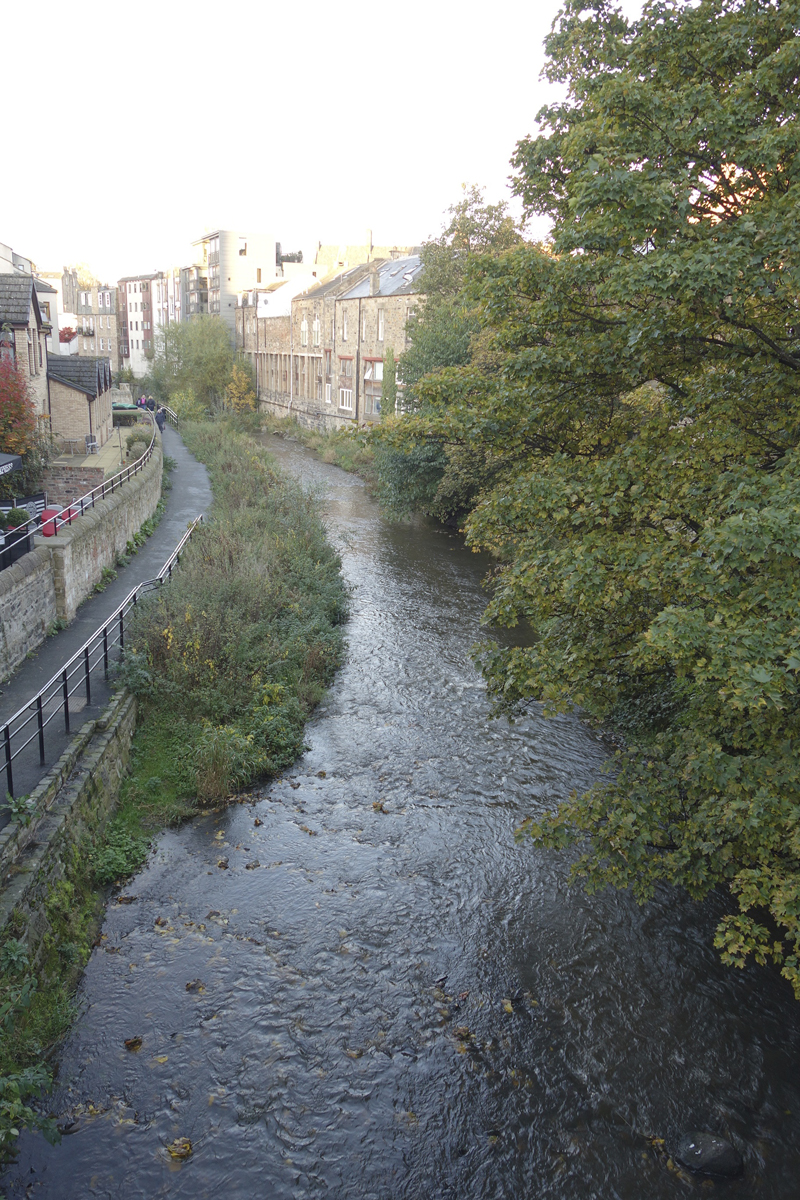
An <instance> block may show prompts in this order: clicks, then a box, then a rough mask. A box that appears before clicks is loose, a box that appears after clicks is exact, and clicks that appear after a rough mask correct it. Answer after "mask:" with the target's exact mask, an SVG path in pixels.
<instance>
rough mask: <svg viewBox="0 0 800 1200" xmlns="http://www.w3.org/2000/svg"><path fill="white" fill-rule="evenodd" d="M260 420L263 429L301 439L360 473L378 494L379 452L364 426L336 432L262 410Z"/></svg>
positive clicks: (313, 449) (332, 462)
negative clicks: (305, 424) (321, 429)
mask: <svg viewBox="0 0 800 1200" xmlns="http://www.w3.org/2000/svg"><path fill="white" fill-rule="evenodd" d="M258 421H259V423H260V428H261V432H262V433H274V434H277V435H278V436H279V437H282V438H285V439H286V440H287V441H295V442H299V443H300V445H301V446H305V448H306V449H307V450H310V451H311V453H312V454H315V455H316V456H317V458H319V459H320V461H321V462H324V463H328V465H330V466H336V467H341V468H342V470H343V471H349V472H350V474H351V475H358V476H359V478H360V479H363V480H364V483H365V484H366V485H367V490H368V491H369V492H370V494H374V492H375V490H376V488H377V484H378V474H377V470H376V467H375V453H374V451H373V449H372V447H371V446H370V444H369V434H368V433H367V432H365V431H364V430H361V429H352V430H351V429H342V430H337V431H335V432H334V433H320V432H319V431H317V430H316V429H307V428H306V427H305V426H304V425H300V424H298V422H297V421H293V420H292V419H291V418H289V417H273V416H272V415H271V414H270V413H264V412H262V413H259V414H258Z"/></svg>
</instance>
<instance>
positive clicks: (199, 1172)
mask: <svg viewBox="0 0 800 1200" xmlns="http://www.w3.org/2000/svg"><path fill="white" fill-rule="evenodd" d="M273 442H274V443H276V444H275V445H274V449H275V450H276V452H277V453H278V454H279V457H280V458H281V460H282V461H283V463H284V465H285V466H286V467H287V469H289V470H291V471H293V472H295V473H297V474H299V475H300V476H302V477H303V478H304V479H305V480H306V481H307V482H309V483H312V484H320V485H324V486H325V487H326V489H327V491H326V507H327V511H328V513H329V518H330V529H331V536H332V537H333V538H334V539H335V540H336V542H337V543H338V544H339V545H340V546H341V548H342V554H343V559H344V564H345V570H346V573H347V577H348V579H349V580H350V582H351V584H352V585H353V589H354V590H353V599H352V619H351V621H350V624H349V627H348V631H347V636H348V643H349V652H348V657H347V661H346V664H345V666H344V668H343V670H342V672H341V674H340V675H339V677H338V679H337V681H336V684H335V686H334V688H333V690H332V691H331V693H330V695H329V697H328V698H327V700H326V702H325V703H324V704H323V706H322V707H321V708H320V710H319V712H318V714H317V716H316V718H315V720H314V722H313V723H312V725H311V727H310V729H309V735H308V741H309V743H310V747H311V748H310V750H309V752H308V753H307V754H306V756H305V757H304V758H303V759H302V760H301V761H300V762H299V763H297V764H296V766H295V768H294V769H293V770H292V771H290V772H288V773H287V775H286V776H285V777H284V778H283V779H281V780H279V781H278V782H276V783H275V784H274V785H272V786H271V787H269V788H266V789H264V790H263V791H261V792H259V793H256V794H254V795H253V797H252V802H251V803H249V804H246V805H241V806H237V807H235V808H233V809H232V810H230V811H228V812H225V813H221V814H217V815H215V816H212V817H207V818H202V819H198V820H196V821H195V822H193V823H192V824H190V825H187V826H186V827H184V828H182V829H180V830H177V831H171V832H169V833H167V834H165V835H164V836H163V837H162V838H161V840H160V842H159V844H158V847H157V850H156V852H155V853H154V854H153V856H152V857H151V860H150V862H149V863H148V865H147V867H146V868H145V869H144V870H143V871H142V872H141V874H140V875H139V876H138V877H137V878H136V879H135V880H133V881H132V883H131V884H130V886H129V887H128V889H127V892H128V894H129V895H132V896H135V897H136V900H135V901H134V902H133V903H131V904H124V905H119V904H118V905H114V906H112V908H111V909H110V911H109V914H108V919H107V921H106V925H105V931H104V935H103V941H102V944H101V946H100V947H99V948H98V949H97V950H96V951H95V952H94V954H93V956H92V959H91V962H90V963H89V966H88V968H87V971H86V975H85V979H84V983H83V986H82V990H81V1003H82V1012H81V1017H80V1019H79V1021H78V1022H77V1024H76V1027H75V1029H74V1032H73V1034H72V1036H71V1038H70V1039H69V1042H68V1044H67V1046H66V1049H65V1052H64V1056H63V1064H62V1068H61V1076H60V1087H59V1090H58V1091H57V1093H56V1095H55V1097H54V1104H55V1108H56V1111H57V1112H58V1114H59V1118H60V1119H61V1120H62V1121H63V1122H64V1123H67V1124H69V1125H70V1129H71V1131H70V1132H69V1134H68V1136H65V1137H64V1140H63V1142H62V1144H61V1146H60V1147H57V1148H55V1149H51V1148H49V1147H47V1146H46V1145H45V1144H44V1142H43V1141H42V1139H41V1138H39V1137H37V1136H33V1135H25V1136H24V1137H23V1139H22V1143H21V1147H22V1149H21V1155H20V1160H19V1163H18V1165H17V1167H15V1168H14V1169H12V1170H11V1172H10V1173H9V1174H8V1176H7V1178H6V1181H5V1182H6V1187H7V1190H8V1193H9V1195H10V1196H15V1197H17V1196H22V1195H29V1196H35V1197H42V1198H45V1197H49V1198H52V1200H72V1198H73V1197H74V1198H75V1200H78V1198H80V1200H84V1198H86V1197H119V1198H122V1200H132V1198H138V1197H142V1198H145V1197H146V1198H147V1200H153V1198H154V1197H162V1196H165V1197H166V1196H168V1197H176V1198H177V1197H186V1198H187V1200H188V1198H190V1197H191V1198H192V1200H197V1198H198V1197H214V1198H216V1197H220V1196H225V1197H233V1198H241V1200H250V1198H251V1197H255V1196H258V1197H261V1196H264V1197H269V1198H273V1197H275V1198H278V1197H280V1198H283V1197H285V1198H287V1200H289V1198H291V1200H295V1198H298V1197H317V1196H328V1197H334V1198H336V1200H343V1198H349V1197H352V1198H354V1200H355V1198H359V1200H373V1198H375V1200H378V1198H380V1200H421V1198H423V1197H424V1198H426V1200H427V1198H432V1200H433V1198H439V1197H441V1198H445V1197H453V1198H455V1197H459V1200H461V1198H462V1197H465V1196H469V1197H480V1198H481V1200H484V1198H486V1200H489V1198H495V1197H496V1198H498V1200H499V1198H501V1197H502V1198H506V1197H531V1198H532V1200H533V1198H535V1200H550V1198H553V1200H556V1198H558V1200H572V1198H573V1197H580V1198H581V1200H589V1198H591V1197H596V1198H597V1200H610V1198H611V1197H620V1198H623V1200H642V1198H644V1197H648V1198H653V1200H662V1198H663V1200H666V1198H668V1197H670V1198H671V1197H674V1196H676V1195H679V1194H684V1193H686V1192H689V1193H692V1192H695V1191H697V1192H699V1191H700V1190H701V1185H700V1183H699V1181H692V1180H686V1181H683V1182H682V1181H681V1180H680V1179H679V1178H678V1177H677V1176H676V1175H675V1174H674V1173H673V1172H671V1171H670V1170H669V1169H667V1167H666V1166H665V1165H663V1163H662V1162H660V1161H659V1159H658V1157H657V1156H656V1154H655V1153H654V1151H653V1149H652V1147H651V1145H650V1143H649V1141H648V1138H649V1137H667V1138H669V1137H670V1136H672V1135H674V1134H675V1133H677V1132H680V1131H682V1130H684V1129H687V1128H698V1127H700V1128H709V1129H711V1130H715V1131H718V1132H721V1133H724V1134H725V1135H727V1136H729V1137H732V1138H733V1140H734V1141H735V1142H736V1144H737V1145H738V1146H739V1148H740V1149H741V1150H742V1152H743V1153H744V1155H745V1159H746V1163H747V1170H746V1175H745V1177H744V1179H742V1180H739V1181H734V1182H732V1183H730V1184H727V1185H720V1186H717V1185H713V1187H712V1189H711V1190H712V1191H720V1192H722V1191H724V1192H725V1194H726V1196H729V1197H731V1198H733V1197H735V1198H736V1200H744V1198H745V1197H746V1198H747V1200H750V1198H751V1197H759V1198H761V1197H763V1198H765V1200H766V1198H770V1200H773V1198H774V1200H788V1198H789V1197H794V1196H795V1195H796V1194H797V1185H796V1180H797V1178H798V1176H799V1175H800V1152H799V1151H798V1133H800V1120H799V1119H798V1114H800V1095H798V1073H797V1067H796V1064H797V1058H798V1049H800V1021H799V1020H798V1013H799V1012H800V1009H798V1007H797V1005H796V1004H795V1002H794V1001H793V999H792V998H791V995H790V993H789V989H788V988H787V987H786V986H785V985H784V984H783V983H782V981H780V979H778V978H776V976H775V975H774V974H773V973H771V972H769V971H767V970H760V969H758V968H750V969H748V970H746V971H744V972H733V971H730V970H726V969H724V968H723V967H722V966H721V965H720V964H719V962H718V959H717V956H716V952H715V951H714V950H713V948H712V946H711V937H712V932H713V928H714V925H715V923H716V920H717V919H718V911H717V903H716V902H714V903H710V904H708V905H705V906H703V907H695V906H693V905H691V904H690V903H688V902H687V901H685V900H684V899H683V898H682V897H681V896H678V895H676V894H674V893H672V892H669V891H666V890H665V891H664V893H663V895H661V896H660V897H659V899H658V900H657V901H656V902H654V903H652V904H650V905H649V906H648V907H646V908H644V909H639V908H638V907H637V906H636V905H635V904H634V903H632V901H631V900H630V898H629V897H627V896H624V895H623V896H620V895H617V894H603V895H602V896H599V897H587V896H586V895H584V894H583V893H582V892H580V891H575V890H568V889H567V887H566V874H567V864H566V862H565V861H564V860H563V859H561V858H559V856H557V855H554V854H551V853H538V852H536V851H534V850H532V849H531V848H529V847H525V846H523V847H518V846H516V845H515V844H514V839H513V831H514V828H515V826H516V825H517V824H518V823H519V821H520V819H521V818H522V817H523V816H524V815H526V814H528V813H529V812H531V811H535V810H539V809H540V808H541V807H542V806H545V805H549V804H552V803H553V802H554V801H556V800H557V799H558V798H560V797H562V796H564V795H565V794H566V793H567V792H568V791H569V789H571V788H572V787H583V786H585V785H587V784H588V783H589V782H590V781H591V780H593V779H594V778H596V776H597V774H598V772H599V771H600V769H601V766H602V763H603V760H604V757H605V753H604V750H603V748H602V747H601V746H600V745H599V744H598V743H597V742H596V741H594V740H593V738H592V737H591V735H590V734H589V733H588V732H587V731H586V729H585V728H584V727H583V726H582V725H581V723H580V722H579V721H578V720H576V719H572V718H569V719H567V718H563V719H558V720H554V721H544V720H543V719H541V718H540V717H539V716H538V714H536V713H535V712H534V713H533V714H532V715H531V716H529V718H527V719H526V720H525V721H523V722H520V723H518V724H515V725H508V724H507V723H505V722H492V721H490V720H489V717H488V703H487V700H486V697H485V694H484V691H483V688H482V686H481V681H480V678H479V676H478V675H477V673H476V672H475V670H474V668H473V667H472V665H471V663H470V660H469V648H470V646H471V644H472V643H473V642H474V641H475V640H476V639H477V638H478V637H479V636H480V631H479V625H478V622H479V618H480V614H481V611H482V609H483V605H484V600H485V597H484V594H483V592H482V589H481V582H480V580H481V571H482V569H483V568H485V565H486V564H485V563H482V562H481V561H480V560H479V559H477V558H476V557H475V556H473V555H470V554H469V553H468V552H467V551H466V550H465V549H464V548H463V546H462V545H461V543H460V541H459V540H458V538H455V537H452V536H450V535H448V534H447V533H445V532H438V531H435V530H430V529H427V528H425V527H424V526H422V525H415V526H411V525H406V526H401V527H392V526H388V525H386V524H385V523H384V522H383V521H382V520H381V519H380V517H379V516H378V513H377V510H376V508H375V506H374V505H373V504H372V503H371V501H370V500H369V499H368V498H367V497H366V496H365V494H364V490H363V487H362V486H361V484H360V483H359V481H358V480H355V479H353V478H352V477H349V476H346V475H345V474H343V473H342V472H340V471H338V470H337V469H336V468H334V467H329V466H324V465H322V464H320V463H318V462H316V461H314V460H312V459H311V458H310V457H309V456H308V455H306V454H305V453H304V452H303V451H301V450H300V449H298V448H294V447H292V446H291V445H290V444H286V443H282V442H278V440H277V439H273ZM221 859H227V860H228V866H227V868H222V867H220V866H218V865H217V864H218V862H219V861H220V860H221ZM134 1036H141V1037H142V1039H143V1042H142V1047H141V1049H140V1050H138V1051H135V1052H131V1051H128V1050H126V1049H125V1046H124V1041H125V1039H126V1038H131V1037H134ZM178 1137H187V1138H189V1139H190V1141H191V1142H192V1146H193V1150H192V1154H191V1156H190V1157H189V1158H188V1159H186V1160H184V1161H178V1160H173V1159H172V1158H171V1157H170V1156H169V1154H168V1152H167V1149H166V1147H167V1146H168V1144H169V1143H171V1142H172V1141H173V1140H174V1139H175V1138H178ZM703 1191H705V1188H704V1189H703Z"/></svg>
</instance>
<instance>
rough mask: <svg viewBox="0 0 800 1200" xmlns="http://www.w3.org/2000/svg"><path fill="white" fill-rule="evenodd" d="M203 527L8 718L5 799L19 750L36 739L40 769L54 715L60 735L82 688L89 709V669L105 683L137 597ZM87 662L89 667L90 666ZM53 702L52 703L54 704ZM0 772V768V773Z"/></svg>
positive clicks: (3, 738)
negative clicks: (61, 719) (97, 671)
mask: <svg viewBox="0 0 800 1200" xmlns="http://www.w3.org/2000/svg"><path fill="white" fill-rule="evenodd" d="M202 521H203V517H202V514H201V515H200V516H198V517H195V519H194V521H192V523H191V525H190V526H189V528H188V529H187V530H186V533H185V534H184V535H183V537H182V538H181V540H180V541H179V542H178V545H177V546H176V547H175V549H174V550H173V551H172V553H171V554H170V556H169V558H168V559H167V561H166V562H165V563H164V566H163V567H162V568H161V570H160V571H159V573H158V575H156V577H155V578H154V579H146V580H145V581H144V582H143V583H140V584H137V586H136V587H135V588H133V590H132V591H130V592H129V593H128V595H127V596H126V597H125V599H124V600H123V601H122V603H121V604H120V605H119V607H118V608H116V609H115V610H114V612H113V613H111V615H110V616H109V617H107V618H106V620H105V621H104V623H103V625H102V626H101V627H100V628H99V629H97V630H95V632H94V633H93V634H92V636H91V637H90V638H88V640H87V641H85V642H84V644H83V645H82V646H81V648H80V649H79V650H76V651H75V653H74V654H73V656H72V658H70V660H69V661H68V662H67V663H65V664H64V666H63V667H61V668H60V669H59V670H58V671H57V672H56V674H55V675H54V676H53V677H52V679H50V680H49V681H48V682H47V683H46V684H45V685H44V687H43V688H41V689H40V690H39V691H38V692H37V693H36V695H35V696H34V697H33V698H32V699H31V700H29V701H28V702H27V703H26V704H23V706H22V708H20V709H18V710H17V712H15V713H14V715H13V716H12V717H10V718H9V720H8V721H6V722H5V723H4V724H3V725H0V742H1V743H2V746H3V751H4V756H5V762H4V764H3V765H4V766H5V772H6V786H7V789H8V793H9V795H10V796H12V797H13V795H14V774H13V763H14V759H16V758H17V757H18V756H19V755H20V754H21V753H22V751H23V750H25V749H26V748H27V747H28V746H29V745H30V744H31V742H33V741H35V740H36V739H37V738H38V740H39V765H40V766H42V767H43V766H45V765H46V757H45V740H44V734H45V729H46V728H47V726H48V725H49V724H50V722H51V721H52V720H53V719H54V718H55V717H56V716H57V715H58V713H59V711H61V712H62V713H63V717H64V732H65V733H69V732H70V727H69V723H70V712H69V698H70V696H71V695H72V694H73V693H74V692H76V691H77V690H78V689H79V688H85V691H86V703H87V704H91V700H92V684H91V675H92V671H93V670H94V668H95V667H97V666H99V664H100V663H101V662H102V664H103V672H104V675H105V677H106V678H107V677H108V665H109V652H110V651H111V650H113V648H114V646H116V645H119V648H120V653H122V652H123V651H124V647H125V618H126V617H127V616H128V614H129V613H130V612H131V610H132V609H135V607H136V602H137V600H138V598H139V596H140V595H142V594H143V593H144V592H148V591H152V590H153V589H154V588H159V587H163V585H164V584H165V583H168V582H169V580H170V579H171V578H172V569H173V567H176V566H177V565H178V564H179V563H180V558H181V554H182V552H183V549H184V547H185V546H186V544H187V543H188V542H189V541H190V539H191V537H192V535H193V533H194V532H195V530H196V529H197V527H198V525H201V524H202ZM93 656H95V657H94V661H93ZM76 675H77V676H78V679H77V682H73V677H74V676H76ZM54 702H55V703H54ZM51 706H52V710H51V711H49V712H48V708H50V707H51ZM32 723H35V727H34V729H33V731H32V732H30V733H29V732H28V726H29V725H31V724H32ZM20 737H23V741H22V742H21V744H19V745H17V747H16V748H14V747H13V745H12V743H13V741H14V739H15V738H16V739H19V738H20ZM1 769H2V767H0V770H1Z"/></svg>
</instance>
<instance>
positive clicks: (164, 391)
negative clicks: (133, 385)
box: [147, 315, 234, 412]
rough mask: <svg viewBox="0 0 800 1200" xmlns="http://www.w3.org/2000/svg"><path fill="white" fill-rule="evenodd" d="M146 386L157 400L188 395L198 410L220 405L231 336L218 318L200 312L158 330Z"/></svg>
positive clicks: (228, 372)
mask: <svg viewBox="0 0 800 1200" xmlns="http://www.w3.org/2000/svg"><path fill="white" fill-rule="evenodd" d="M155 341H156V346H155V353H154V356H153V363H152V366H151V368H150V375H149V378H148V381H147V382H148V386H150V387H151V388H152V390H153V392H154V393H155V394H156V395H157V396H158V398H159V399H160V400H163V401H165V402H168V401H169V400H170V398H171V397H173V396H174V395H175V394H177V393H180V394H181V395H182V396H191V397H193V398H194V403H195V405H196V406H198V407H199V409H200V410H201V411H205V412H210V411H212V410H214V409H216V408H220V407H222V405H223V402H224V397H225V394H226V388H227V387H228V384H229V383H230V380H231V373H232V370H233V365H234V350H233V339H232V338H231V335H230V331H229V329H228V326H227V325H226V324H225V322H224V321H223V320H222V318H221V317H217V316H208V315H201V316H196V317H193V318H192V319H191V320H189V321H182V322H179V323H177V324H172V325H167V326H166V327H162V328H160V329H159V330H158V332H157V334H156V339H155Z"/></svg>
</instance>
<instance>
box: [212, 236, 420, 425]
mask: <svg viewBox="0 0 800 1200" xmlns="http://www.w3.org/2000/svg"><path fill="white" fill-rule="evenodd" d="M421 265H422V264H421V259H420V257H419V255H407V256H405V257H403V258H398V259H384V260H375V261H372V262H365V263H361V264H360V265H359V266H356V267H352V268H350V269H349V270H346V271H344V272H342V273H340V274H338V275H336V276H334V278H333V279H329V280H326V281H324V282H322V283H320V284H317V285H312V286H310V287H308V288H307V289H306V290H303V291H301V292H299V294H297V295H295V296H294V297H293V298H292V300H291V316H289V315H287V313H286V312H283V313H281V314H280V315H277V313H276V315H274V316H272V315H265V316H261V315H259V310H258V309H256V310H255V311H254V309H253V306H252V305H251V304H248V305H242V306H241V307H240V308H239V309H238V310H237V314H236V345H237V348H238V349H240V350H242V351H244V353H245V354H247V356H248V357H249V358H250V361H251V362H252V364H253V367H254V370H255V373H256V381H257V391H258V397H259V404H260V406H261V407H262V408H264V409H266V410H267V411H270V412H272V413H274V414H275V415H276V416H292V417H294V418H295V420H297V421H299V422H300V423H301V424H303V425H308V426H316V427H320V428H326V429H335V428H339V427H341V426H347V425H359V424H363V423H365V422H371V421H374V420H378V419H379V418H380V411H381V400H382V393H383V384H384V378H383V371H384V362H385V358H386V353H387V351H388V350H390V349H391V350H392V352H393V354H394V356H395V359H397V358H398V357H399V356H400V355H401V354H402V353H403V351H404V350H405V348H406V345H407V337H406V322H407V320H408V317H409V315H410V313H411V311H412V310H413V308H414V305H415V304H416V303H417V301H418V299H419V286H418V282H417V281H418V277H419V273H420V270H421ZM286 286H288V285H286ZM279 294H280V293H278V295H279ZM273 311H275V309H274V308H273Z"/></svg>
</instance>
